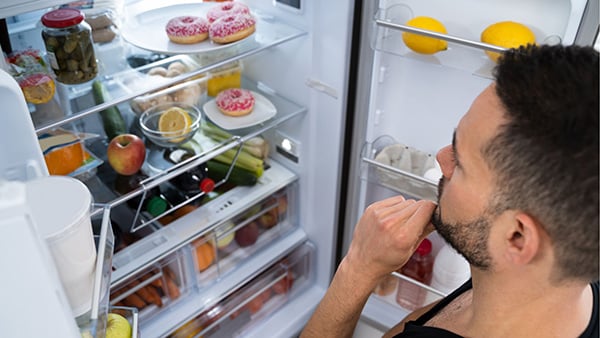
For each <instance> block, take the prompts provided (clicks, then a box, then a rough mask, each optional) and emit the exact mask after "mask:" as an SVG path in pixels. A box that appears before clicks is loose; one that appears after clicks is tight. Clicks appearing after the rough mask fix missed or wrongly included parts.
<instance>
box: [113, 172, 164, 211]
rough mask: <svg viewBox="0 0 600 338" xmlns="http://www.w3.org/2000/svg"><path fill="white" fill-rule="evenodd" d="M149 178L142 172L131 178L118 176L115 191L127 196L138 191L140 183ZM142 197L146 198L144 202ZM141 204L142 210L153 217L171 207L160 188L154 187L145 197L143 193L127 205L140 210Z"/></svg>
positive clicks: (128, 201) (130, 200)
mask: <svg viewBox="0 0 600 338" xmlns="http://www.w3.org/2000/svg"><path fill="white" fill-rule="evenodd" d="M147 178H148V176H147V175H146V174H144V173H141V172H138V173H136V174H133V175H131V176H124V175H118V176H117V179H116V180H115V190H116V191H117V192H118V193H120V194H122V195H125V194H127V193H129V192H131V191H133V190H135V189H137V188H138V187H139V186H140V183H141V182H142V181H143V180H145V179H147ZM142 196H143V197H144V200H143V201H142ZM140 202H142V208H141V210H142V211H146V212H148V213H149V214H150V215H152V216H153V217H156V216H158V215H160V214H162V213H163V212H165V211H166V210H167V208H168V206H169V204H168V202H167V201H166V200H165V199H164V198H163V197H161V192H160V189H159V188H158V187H154V188H152V189H150V190H148V191H146V195H145V196H144V195H143V193H142V194H140V195H137V196H136V197H134V198H132V199H129V200H127V205H129V206H130V207H131V208H132V209H134V210H138V207H139V205H140Z"/></svg>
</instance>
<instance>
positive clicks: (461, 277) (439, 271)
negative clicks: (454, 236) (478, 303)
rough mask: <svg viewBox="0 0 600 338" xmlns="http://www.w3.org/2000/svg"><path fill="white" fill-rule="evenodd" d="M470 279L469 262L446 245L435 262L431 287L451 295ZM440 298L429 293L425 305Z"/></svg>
mask: <svg viewBox="0 0 600 338" xmlns="http://www.w3.org/2000/svg"><path fill="white" fill-rule="evenodd" d="M469 277H471V269H470V268H469V262H467V260H466V259H465V258H464V257H463V256H462V255H460V254H459V253H458V252H456V250H454V249H453V248H452V247H451V246H450V245H448V244H444V246H442V248H441V249H440V251H439V252H438V254H437V255H436V256H435V261H434V262H433V276H432V278H431V287H432V288H434V289H436V290H438V291H441V292H443V293H444V294H449V293H450V292H452V291H454V290H455V289H456V288H458V287H459V286H461V285H462V284H463V283H464V282H466V281H467V280H468V279H469ZM439 298H440V296H438V295H436V294H433V293H432V292H428V293H427V297H426V299H425V304H429V303H431V302H433V301H434V300H437V299H439Z"/></svg>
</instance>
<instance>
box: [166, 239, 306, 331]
mask: <svg viewBox="0 0 600 338" xmlns="http://www.w3.org/2000/svg"><path fill="white" fill-rule="evenodd" d="M313 252H314V247H313V246H312V244H310V243H305V244H303V245H302V246H300V247H299V248H297V249H295V250H294V251H293V252H292V253H290V254H289V255H287V256H286V257H285V258H283V259H281V260H280V261H279V262H277V263H276V264H274V265H273V266H271V267H270V268H268V269H267V270H265V271H264V272H262V273H261V274H259V275H258V276H257V277H255V278H253V279H252V280H250V281H249V282H247V283H246V284H244V285H241V286H240V287H239V288H237V289H236V290H235V291H233V292H232V293H231V294H229V296H227V297H226V298H224V299H223V300H221V301H220V302H219V303H218V304H217V305H215V306H213V307H211V308H209V309H207V310H206V311H203V312H202V313H201V314H199V315H198V316H196V317H195V318H193V319H191V320H189V321H188V322H186V323H184V324H183V325H182V326H180V327H179V328H178V329H176V330H175V331H174V332H172V333H171V334H170V335H169V337H171V338H179V337H235V336H239V335H243V332H244V331H246V330H248V329H250V328H252V327H253V326H255V325H259V324H260V322H261V319H262V318H265V317H267V316H269V315H270V314H272V313H273V312H275V311H277V309H279V308H280V307H281V306H282V305H283V304H285V303H286V301H288V300H289V299H290V298H291V297H293V296H294V295H295V294H297V293H299V292H301V291H302V290H303V289H304V288H305V287H307V286H308V285H310V279H311V273H310V271H311V266H312V265H313V264H314V262H313V261H312V259H313V258H312V257H313Z"/></svg>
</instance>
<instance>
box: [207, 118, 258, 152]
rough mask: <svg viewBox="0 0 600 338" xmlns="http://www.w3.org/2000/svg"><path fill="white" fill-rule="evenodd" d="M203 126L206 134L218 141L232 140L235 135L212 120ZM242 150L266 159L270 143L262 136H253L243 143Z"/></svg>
mask: <svg viewBox="0 0 600 338" xmlns="http://www.w3.org/2000/svg"><path fill="white" fill-rule="evenodd" d="M201 128H202V132H203V133H204V135H206V136H208V137H210V138H212V139H213V140H215V141H217V142H223V141H226V140H230V139H231V138H232V137H233V135H231V134H230V133H228V132H226V131H224V130H222V129H220V128H219V127H217V126H215V125H214V124H212V123H210V122H207V123H204V124H202V127H201ZM242 151H244V152H246V153H248V154H250V155H252V156H254V157H257V158H260V159H262V160H264V159H266V158H267V157H268V156H269V143H268V142H267V140H265V139H264V138H262V137H253V138H251V139H249V140H248V141H246V142H244V144H243V145H242Z"/></svg>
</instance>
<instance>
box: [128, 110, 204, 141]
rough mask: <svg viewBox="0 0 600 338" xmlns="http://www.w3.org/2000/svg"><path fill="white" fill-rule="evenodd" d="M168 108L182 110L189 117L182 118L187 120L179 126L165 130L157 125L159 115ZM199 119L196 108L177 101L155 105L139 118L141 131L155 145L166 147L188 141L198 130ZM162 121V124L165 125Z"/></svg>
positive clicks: (159, 119)
mask: <svg viewBox="0 0 600 338" xmlns="http://www.w3.org/2000/svg"><path fill="white" fill-rule="evenodd" d="M177 108H179V109H177ZM170 110H179V111H181V110H183V111H185V113H186V114H187V116H189V119H187V118H184V119H187V122H186V123H184V124H181V127H179V126H175V127H173V128H170V129H168V131H165V129H164V128H160V127H159V124H160V121H161V117H162V116H163V115H164V114H165V113H166V112H167V111H170ZM174 115H177V114H174ZM184 116H185V115H184ZM200 120H201V116H200V111H199V110H198V108H196V107H195V106H192V105H187V104H184V103H177V102H171V103H166V104H161V105H156V106H154V107H152V108H149V109H147V110H146V111H144V112H143V113H142V114H141V115H140V118H139V121H140V127H141V129H142V133H144V135H145V136H146V137H147V138H148V139H149V140H150V141H152V142H153V143H155V144H156V145H158V146H162V147H166V148H172V147H175V146H177V145H180V144H182V143H185V142H187V141H189V140H190V139H191V138H192V137H193V136H194V134H195V133H196V131H198V128H199V127H200ZM164 122H165V121H163V126H164V125H165V123H164ZM174 125H177V123H174ZM161 129H162V130H161Z"/></svg>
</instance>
